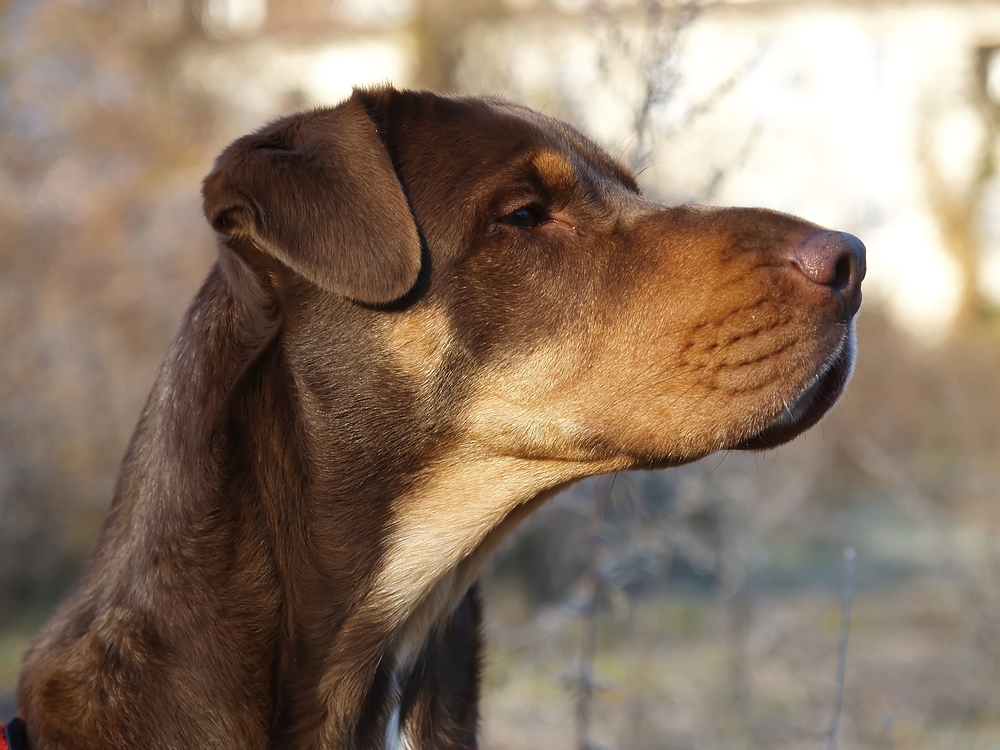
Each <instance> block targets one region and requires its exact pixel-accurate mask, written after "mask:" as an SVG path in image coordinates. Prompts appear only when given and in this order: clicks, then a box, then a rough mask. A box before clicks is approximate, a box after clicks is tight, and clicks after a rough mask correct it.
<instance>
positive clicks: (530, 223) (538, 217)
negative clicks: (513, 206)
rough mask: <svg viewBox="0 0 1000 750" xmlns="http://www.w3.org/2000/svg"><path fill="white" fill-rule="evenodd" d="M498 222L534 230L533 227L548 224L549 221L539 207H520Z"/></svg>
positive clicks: (547, 216)
mask: <svg viewBox="0 0 1000 750" xmlns="http://www.w3.org/2000/svg"><path fill="white" fill-rule="evenodd" d="M498 221H501V222H503V223H504V224H510V225H511V226H512V227H520V228H521V229H534V228H535V227H540V226H541V225H542V224H547V223H549V222H550V221H551V219H550V218H549V215H548V214H546V213H545V211H544V210H542V208H541V206H522V207H521V208H519V209H517V210H516V211H512V212H511V213H509V214H507V215H506V216H501V217H500V218H499V219H498Z"/></svg>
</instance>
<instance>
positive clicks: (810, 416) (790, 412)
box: [732, 330, 854, 451]
mask: <svg viewBox="0 0 1000 750" xmlns="http://www.w3.org/2000/svg"><path fill="white" fill-rule="evenodd" d="M853 371H854V332H853V330H852V331H851V333H850V335H849V336H848V337H847V338H846V339H845V340H844V342H843V344H842V345H841V347H840V348H839V350H838V351H837V353H836V354H835V355H834V357H833V358H832V359H831V361H830V364H829V365H828V366H827V367H826V369H824V370H823V371H822V372H821V373H820V374H819V375H818V377H816V378H815V379H813V380H812V381H811V382H810V383H809V384H808V385H807V386H806V387H805V388H804V389H803V391H802V393H801V394H800V395H799V396H798V397H797V398H796V399H795V400H794V402H793V403H792V404H790V405H789V406H788V407H787V408H786V409H785V411H784V413H782V414H781V415H779V416H778V417H777V418H776V419H774V420H772V421H771V422H770V423H769V424H768V425H767V426H766V427H765V428H764V429H763V430H761V431H760V432H758V433H757V434H756V435H752V436H751V437H748V438H745V439H744V440H741V441H739V442H738V443H736V444H735V445H733V446H732V450H755V451H756V450H768V449H770V448H776V447H778V446H779V445H782V444H784V443H787V442H788V441H790V440H792V439H794V438H796V437H798V436H799V435H801V434H802V433H803V432H805V431H806V430H808V429H809V428H810V427H812V426H813V425H815V424H816V423H818V422H819V421H820V420H821V419H822V418H823V417H824V416H825V415H826V413H827V412H828V411H830V409H832V408H833V406H834V404H836V402H837V400H838V399H839V398H840V396H841V395H842V394H843V392H844V390H845V388H846V387H847V382H848V381H849V380H850V378H851V374H852V373H853Z"/></svg>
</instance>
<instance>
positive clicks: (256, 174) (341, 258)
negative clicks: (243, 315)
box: [202, 95, 421, 304]
mask: <svg viewBox="0 0 1000 750" xmlns="http://www.w3.org/2000/svg"><path fill="white" fill-rule="evenodd" d="M202 196H203V197H204V201H205V216H206V217H207V218H208V221H209V223H210V224H211V225H212V227H213V228H214V229H215V230H216V231H217V232H219V233H220V234H222V235H223V236H225V237H227V238H232V239H234V240H239V239H242V240H249V241H250V242H251V243H253V244H254V245H256V246H257V248H259V249H260V250H261V251H263V252H264V253H266V254H268V255H270V256H272V257H273V258H276V259H277V260H278V261H280V262H281V263H282V264H284V265H286V266H287V267H288V268H290V269H292V270H293V271H294V272H296V273H298V274H300V275H301V276H303V277H304V278H306V279H308V280H309V281H311V282H313V283H315V284H318V285H319V286H321V287H323V288H324V289H327V290H329V291H331V292H334V293H336V294H339V295H341V296H344V297H348V298H350V299H354V300H357V301H359V302H364V303H369V304H382V303H386V302H392V301H394V300H396V299H399V298H400V297H402V296H403V295H404V294H406V293H407V292H408V291H410V289H411V288H412V287H413V286H414V284H415V283H416V280H417V276H418V274H419V272H420V263H421V251H420V237H419V235H418V233H417V227H416V224H415V223H414V220H413V216H412V214H411V212H410V206H409V203H408V202H407V200H406V196H405V195H404V194H403V187H402V185H401V184H400V182H399V177H398V176H397V175H396V171H395V169H394V168H393V165H392V162H391V161H390V159H389V155H388V153H387V152H386V149H385V146H384V145H383V143H382V141H381V139H380V138H379V135H378V133H377V132H376V129H375V126H374V124H373V123H372V121H371V119H370V118H369V117H368V114H367V112H366V110H365V108H364V107H363V106H362V105H361V103H360V102H359V100H358V97H357V95H355V96H353V97H352V98H351V99H348V100H347V101H346V102H344V103H343V104H341V105H339V106H338V107H335V108H334V109H327V110H318V111H315V112H310V113H305V114H301V115H295V116H292V117H290V118H287V119H285V120H282V121H279V122H277V123H275V124H273V125H270V126H268V127H266V128H263V129H262V130H260V131H258V132H257V133H254V134H252V135H248V136H244V137H243V138H240V139H239V140H237V141H235V142H234V143H233V144H232V145H230V146H229V148H227V149H226V150H225V151H224V152H223V153H222V155H221V156H220V157H219V159H218V160H217V161H216V163H215V169H214V170H213V171H212V173H211V174H209V175H208V177H206V178H205V181H204V183H203V185H202Z"/></svg>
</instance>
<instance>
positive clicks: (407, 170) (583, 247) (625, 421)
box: [204, 89, 864, 468]
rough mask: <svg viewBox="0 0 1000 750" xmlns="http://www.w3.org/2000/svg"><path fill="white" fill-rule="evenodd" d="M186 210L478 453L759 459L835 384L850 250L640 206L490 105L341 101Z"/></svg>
mask: <svg viewBox="0 0 1000 750" xmlns="http://www.w3.org/2000/svg"><path fill="white" fill-rule="evenodd" d="M204 195H205V208H206V214H207V216H208V218H209V220H210V222H211V223H212V225H213V227H215V228H216V230H218V231H219V232H220V233H222V234H223V235H224V236H225V237H226V239H227V242H228V244H229V245H230V246H231V247H233V248H234V249H236V250H237V252H240V253H241V254H242V255H243V256H244V257H246V258H248V259H249V260H250V262H252V263H257V264H258V265H262V266H263V267H265V268H266V269H267V270H268V272H269V274H270V278H271V279H272V281H273V284H274V288H275V290H277V291H276V293H277V294H278V295H279V296H281V298H282V302H281V304H282V305H283V307H284V308H285V310H286V312H287V315H288V323H287V325H291V326H294V327H297V328H301V329H303V330H304V329H308V330H310V331H311V332H312V334H313V343H312V345H313V346H319V347H322V346H323V345H324V337H323V335H322V333H321V332H320V331H321V330H322V329H323V327H324V326H326V325H327V324H330V325H331V326H333V324H335V323H337V322H342V321H344V320H345V319H348V318H350V319H351V320H353V321H355V322H356V323H357V324H358V325H359V326H360V328H359V329H358V330H357V331H356V332H355V334H354V335H355V336H356V337H360V338H363V339H365V341H366V355H365V356H366V357H367V359H368V363H369V366H370V367H371V368H374V369H378V370H384V371H387V372H386V373H385V374H386V376H387V377H389V378H390V379H391V380H393V381H395V382H398V383H400V388H399V392H398V396H399V397H400V398H401V399H410V400H412V401H413V403H415V404H416V405H417V406H419V409H417V411H418V412H419V413H422V414H424V415H425V417H426V418H427V420H429V423H433V424H434V425H436V427H437V428H438V429H443V428H444V427H445V426H447V430H446V431H447V432H449V433H450V434H451V435H452V437H454V434H455V433H456V431H457V432H461V433H463V435H462V440H463V441H464V442H466V443H474V444H476V445H478V446H479V447H480V449H481V450H482V451H483V452H484V453H502V454H509V455H516V456H521V457H529V458H530V457H538V458H545V459H549V460H552V459H558V460H565V461H572V462H579V463H581V464H583V465H586V464H591V463H593V464H595V465H597V464H600V465H601V466H602V467H604V466H605V465H608V466H611V465H614V466H615V467H621V468H624V467H626V466H643V467H655V466H666V465H675V464H678V463H682V462H685V461H689V460H693V459H696V458H699V457H701V456H703V455H705V454H707V453H709V452H712V451H715V450H720V449H728V448H753V449H757V448H767V447H772V446H775V445H778V444H780V443H782V442H785V441H787V440H789V439H791V438H793V437H795V436H796V435H797V434H799V433H800V432H802V431H803V430H805V429H806V428H808V427H809V426H811V425H813V424H814V423H815V422H817V421H818V420H819V419H820V418H821V417H822V416H823V414H824V413H826V411H827V410H828V409H829V408H830V407H831V406H832V405H833V403H834V402H835V401H836V400H837V398H838V397H839V396H840V394H841V392H842V391H843V388H844V386H845V384H846V382H847V380H848V377H849V374H850V372H851V368H852V363H853V357H854V344H853V328H852V320H853V316H854V314H855V313H856V311H857V309H858V305H859V304H860V282H861V279H862V277H863V275H864V249H863V246H861V244H860V242H858V241H857V240H856V239H854V238H853V237H850V236H849V235H843V234H840V233H836V232H829V231H827V230H824V229H822V228H820V227H817V226H815V225H813V224H810V223H808V222H805V221H802V220H799V219H797V218H794V217H791V216H787V215H783V214H779V213H775V212H771V211H766V210H761V209H718V208H704V207H695V206H662V205H658V204H655V203H651V202H649V201H647V200H645V199H644V198H643V197H642V195H641V194H640V191H639V189H638V187H637V184H636V182H635V180H634V178H633V176H632V175H631V174H630V173H629V172H628V170H627V169H625V168H624V167H623V166H621V165H620V164H619V163H617V162H616V161H615V160H613V159H612V158H611V157H609V156H608V155H607V154H605V153H604V152H603V151H601V150H600V149H599V148H598V147H597V146H595V145H594V144H593V143H591V142H590V141H589V140H587V139H586V138H585V137H583V136H582V135H580V134H579V133H578V132H576V131H575V130H573V129H572V128H571V127H569V126H568V125H566V124H564V123H561V122H558V121H556V120H552V119H550V118H547V117H544V116H542V115H540V114H537V113H535V112H532V111H530V110H527V109H524V108H521V107H518V106H515V105H512V104H509V103H506V102H503V101H500V100H493V99H478V98H477V99H472V98H469V99H455V98H444V97H438V96H435V95H432V94H428V93H417V92H397V91H394V90H392V89H377V90H371V91H357V92H355V94H354V96H353V97H352V98H351V99H349V100H348V101H346V102H344V103H343V104H341V105H340V106H339V107H336V108H334V109H329V110H320V111H316V112H311V113H305V114H300V115H295V116H292V117H290V118H287V119H284V120H281V121H279V122H277V123H274V124H272V125H270V126H268V127H266V128H264V129H263V130H261V131H259V132H257V133H255V134H253V135H250V136H247V137H245V138H242V139H240V140H238V141H237V142H236V143H234V144H233V145H232V146H231V147H230V148H229V149H228V150H227V151H226V152H225V153H224V154H223V155H222V157H220V159H219V161H218V163H217V165H216V168H215V171H214V172H213V173H212V174H211V175H210V176H209V177H208V178H207V179H206V181H205V186H204ZM307 310H308V311H309V312H308V315H312V316H314V317H313V319H312V320H306V316H307V313H306V311H307ZM316 339H318V340H316ZM325 342H326V344H327V345H329V346H333V345H334V344H335V343H338V342H335V341H334V340H333V339H331V338H329V337H328V338H327V339H326V340H325ZM339 343H341V344H342V343H343V342H339ZM331 356H332V357H333V358H336V355H335V354H334V355H328V356H325V357H324V356H320V355H319V354H318V353H314V355H313V356H312V361H313V363H314V366H315V367H318V368H319V369H325V368H326V367H327V366H328V365H325V364H322V363H324V362H327V361H328V360H329V359H330V358H331ZM390 406H391V405H390ZM390 411H395V410H393V409H390Z"/></svg>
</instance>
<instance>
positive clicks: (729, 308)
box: [18, 88, 864, 750]
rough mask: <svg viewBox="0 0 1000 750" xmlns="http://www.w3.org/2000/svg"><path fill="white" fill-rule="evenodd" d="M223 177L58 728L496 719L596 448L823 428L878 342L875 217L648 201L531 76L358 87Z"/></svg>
mask: <svg viewBox="0 0 1000 750" xmlns="http://www.w3.org/2000/svg"><path fill="white" fill-rule="evenodd" d="M204 197H205V212H206V215H207V217H208V220H209V222H210V223H211V224H212V226H213V227H214V228H215V229H216V230H217V231H218V232H219V233H220V242H219V248H218V262H217V263H216V265H215V267H214V268H213V269H212V271H211V273H210V274H209V277H208V279H207V281H206V282H205V285H204V286H203V288H202V289H201V291H200V292H199V294H198V296H197V297H196V298H195V300H194V303H193V305H192V307H191V309H190V311H189V313H188V315H187V317H186V318H185V321H184V323H183V325H182V327H181V330H180V332H179V333H178V335H177V338H176V339H175V340H174V342H173V344H172V345H171V347H170V349H169V351H168V353H167V357H166V361H165V362H164V364H163V367H162V369H161V371H160V373H159V376H158V377H157V380H156V383H155V385H154V386H153V390H152V393H151V395H150V398H149V402H148V403H147V405H146V407H145V410H144V411H143V414H142V418H141V420H140V422H139V425H138V427H137V429H136V432H135V436H134V437H133V439H132V441H131V444H130V445H129V448H128V451H127V453H126V455H125V459H124V461H123V463H122V468H121V473H120V476H119V479H118V483H117V486H116V489H115V495H114V500H113V502H112V505H111V510H110V513H109V516H108V519H107V522H106V525H105V527H104V530H103V533H102V535H101V538H100V540H99V542H98V544H97V549H96V551H95V553H94V556H93V559H92V561H91V563H90V566H89V569H88V571H87V573H86V574H85V576H84V578H83V580H82V581H81V583H80V584H79V586H78V587H77V588H76V590H75V591H74V592H73V593H72V594H71V595H70V596H69V597H68V598H67V600H66V601H65V602H64V603H63V604H62V606H61V607H60V608H59V609H58V611H57V612H56V614H55V615H54V617H53V618H52V620H51V621H50V622H49V623H48V625H47V626H46V627H45V628H44V630H43V631H42V633H41V634H40V635H39V637H38V639H37V640H36V642H35V644H34V645H33V647H32V648H31V650H30V652H29V653H28V655H27V657H26V661H25V665H24V670H23V674H22V677H21V682H20V686H19V689H18V706H19V710H20V712H21V713H22V714H23V716H24V718H25V719H26V721H27V726H28V734H29V737H30V740H31V743H32V747H33V748H34V749H35V750H55V749H60V750H62V749H70V748H72V749H74V750H77V749H79V750H89V749H91V748H93V749H94V750H97V749H98V748H100V749H101V750H106V748H117V749H119V750H121V749H123V748H142V749H143V750H157V749H160V748H180V747H184V748H213V749H214V750H224V749H226V748H233V749H234V750H235V749H236V748H240V749H247V748H249V749H254V748H257V749H259V750H263V749H264V748H277V749H280V750H292V749H293V748H294V749H296V750H300V749H305V748H315V749H318V748H326V749H334V748H335V749H338V750H361V749H362V748H364V749H367V748H383V747H384V748H411V749H413V750H417V749H418V748H424V749H428V750H429V749H430V748H435V749H438V750H441V749H448V748H454V749H456V750H457V749H458V748H472V747H475V733H476V724H477V720H478V714H477V696H478V673H479V661H480V649H481V644H480V636H479V626H480V619H481V615H480V604H479V599H478V596H477V593H476V590H475V586H474V581H475V577H476V575H477V572H478V571H479V569H480V567H481V565H482V564H483V562H484V561H485V560H486V558H487V557H488V556H489V554H490V553H491V552H492V551H493V550H494V549H495V547H496V546H497V544H498V543H499V542H500V540H501V539H503V538H504V536H505V535H506V534H508V533H509V532H510V530H511V529H513V528H514V527H515V526H516V525H517V523H518V522H519V521H520V520H521V519H523V518H524V517H525V516H526V515H527V514H528V513H530V512H531V511H532V510H533V509H534V508H536V507H537V506H538V505H539V504H540V503H541V502H543V501H544V500H545V499H546V498H547V497H549V496H551V494H553V493H554V492H555V491H557V490H558V489H559V488H561V487H564V486H565V485H566V484H568V483H570V482H573V481H575V480H577V479H580V478H582V477H584V476H588V475H593V474H597V473H602V472H607V471H616V470H623V469H629V468H636V467H639V468H653V467H666V466H676V465H678V464H682V463H685V462H688V461H692V460H695V459H697V458H700V457H702V456H704V455H706V454H708V453H710V452H712V451H716V450H720V449H730V448H748V449H758V448H765V447H769V446H772V445H777V444H779V443H781V442H784V441H786V440H788V439H791V438H792V437H794V436H795V435H797V434H799V433H800V432H801V431H802V430H804V429H806V428H808V427H809V426H811V425H812V424H814V423H815V422H816V421H818V420H819V419H820V417H821V416H822V415H823V414H824V413H825V412H826V411H827V410H828V409H829V407H830V406H831V405H832V404H833V402H834V401H835V400H836V399H837V397H838V396H839V395H840V393H841V391H842V390H843V387H844V385H845V383H846V381H847V378H848V376H849V374H850V370H851V367H852V363H853V357H854V349H853V327H852V319H853V316H854V314H855V313H856V311H857V309H858V305H859V304H860V282H861V278H862V276H863V274H864V249H863V247H862V246H861V245H860V243H859V242H858V241H857V240H855V239H854V238H851V237H850V236H849V235H842V234H839V233H834V232H828V231H826V230H822V229H820V228H819V227H816V226H815V225H812V224H809V223H807V222H804V221H801V220H799V219H796V218H794V217H791V216H787V215H783V214H778V213H774V212H770V211H765V210H761V209H727V208H702V207H694V206H675V207H666V206H661V205H657V204H654V203H651V202H648V201H646V200H645V199H643V198H642V197H641V195H640V193H639V190H638V187H637V185H636V182H635V180H634V178H633V177H632V175H631V174H630V173H629V172H628V170H626V169H625V168H624V167H623V166H621V165H620V164H618V163H617V162H616V161H614V160H613V159H612V158H610V157H609V156H608V155H607V154H605V153H604V152H603V151H601V150H600V149H599V148H597V147H596V146H595V145H593V144H592V143H591V142H590V141H588V140H587V139H586V138H584V137H583V136H582V135H580V134H579V133H577V132H576V131H575V130H573V129H572V128H570V127H569V126H567V125H565V124H564V123H561V122H558V121H555V120H552V119H550V118H547V117H544V116H542V115H539V114H537V113H535V112H532V111H530V110H527V109H524V108H521V107H517V106H514V105H511V104H509V103H506V102H503V101H500V100H496V99H481V98H446V97H440V96H436V95H433V94H430V93H425V92H400V91H395V90H392V89H389V88H384V89H375V90H368V91H356V92H355V94H354V95H353V96H352V97H351V98H350V99H349V100H347V101H346V102H344V103H342V104H341V105H340V106H338V107H335V108H332V109H321V110H317V111H314V112H307V113H303V114H298V115H293V116H291V117H288V118H286V119H283V120H280V121H278V122H276V123H273V124H271V125H269V126H267V127H265V128H263V129H262V130H260V131H258V132H257V133H254V134H252V135H249V136H246V137H244V138H241V139H239V140H237V141H236V142H235V143H233V144H232V145H231V146H230V147H229V148H228V149H226V151H225V152H224V153H223V154H222V156H220V157H219V159H218V161H217V162H216V165H215V169H214V171H213V172H212V173H211V174H210V175H209V176H208V177H207V178H206V180H205V183H204ZM523 207H529V210H528V211H527V212H522V213H521V214H517V213H516V212H517V211H518V210H519V209H522V208H523ZM525 216H527V219H525ZM525 224H526V225H525ZM522 225H523V226H522Z"/></svg>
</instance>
